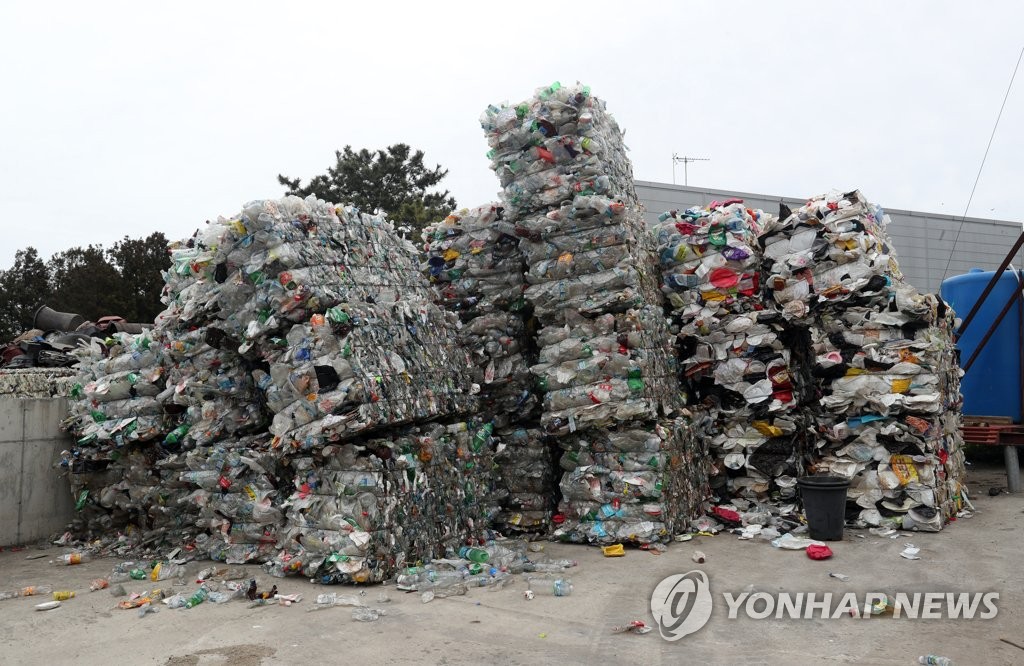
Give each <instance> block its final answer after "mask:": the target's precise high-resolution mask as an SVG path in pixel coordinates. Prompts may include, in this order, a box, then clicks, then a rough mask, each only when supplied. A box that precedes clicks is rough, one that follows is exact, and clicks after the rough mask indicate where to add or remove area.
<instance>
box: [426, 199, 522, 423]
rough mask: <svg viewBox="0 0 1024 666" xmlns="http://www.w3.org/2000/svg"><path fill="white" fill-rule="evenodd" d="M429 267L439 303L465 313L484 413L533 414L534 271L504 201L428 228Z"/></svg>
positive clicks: (465, 340)
mask: <svg viewBox="0 0 1024 666" xmlns="http://www.w3.org/2000/svg"><path fill="white" fill-rule="evenodd" d="M423 238H424V248H425V250H426V253H427V261H426V262H425V263H424V264H423V265H422V272H423V273H424V275H425V276H426V277H427V280H428V281H429V282H430V284H431V285H432V286H433V288H434V293H435V299H436V302H438V303H439V304H441V305H442V306H443V307H444V308H445V309H447V310H450V311H454V312H456V313H457V314H458V316H459V318H460V320H461V322H462V327H461V329H460V340H461V343H462V345H463V346H464V347H465V348H466V350H467V351H468V352H469V353H470V355H471V362H472V365H471V379H472V383H473V390H478V391H479V392H478V393H477V395H476V398H477V401H478V407H477V410H478V413H479V415H480V416H481V417H482V418H484V419H485V420H497V421H499V425H504V424H507V423H516V422H520V421H524V420H527V419H529V418H531V412H532V411H533V410H534V408H535V407H536V404H537V402H536V397H535V395H534V393H533V392H532V391H531V388H532V386H533V378H532V376H531V374H530V372H529V365H530V363H531V361H532V360H533V358H534V356H535V354H534V350H533V349H532V345H531V344H530V340H529V339H528V336H527V334H526V333H527V327H528V325H529V323H530V320H531V318H532V309H531V308H530V306H529V303H528V301H527V300H526V299H525V297H524V296H523V292H524V290H525V288H526V285H525V277H524V273H525V270H526V266H525V263H524V262H523V258H522V253H521V252H520V250H519V246H518V243H519V239H518V237H517V236H516V235H515V228H514V225H512V223H510V222H508V221H506V220H505V219H504V208H503V207H502V206H501V205H500V204H496V203H492V204H485V205H483V206H477V207H475V208H472V209H462V210H459V211H455V212H453V213H451V214H450V215H448V217H447V218H445V220H443V221H441V222H439V223H437V224H435V225H432V226H430V227H428V228H427V229H426V230H425V231H424V232H423Z"/></svg>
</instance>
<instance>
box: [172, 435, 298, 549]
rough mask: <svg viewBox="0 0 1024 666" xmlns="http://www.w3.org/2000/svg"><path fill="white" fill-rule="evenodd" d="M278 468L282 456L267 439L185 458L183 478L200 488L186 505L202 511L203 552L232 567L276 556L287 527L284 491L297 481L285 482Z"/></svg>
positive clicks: (193, 453) (257, 437)
mask: <svg viewBox="0 0 1024 666" xmlns="http://www.w3.org/2000/svg"><path fill="white" fill-rule="evenodd" d="M279 464H280V455H279V453H278V452H277V451H274V450H272V448H271V447H270V437H269V436H267V435H265V434H263V435H255V436H247V437H242V438H240V439H237V440H235V439H232V440H228V441H224V442H219V443H217V444H215V445H213V446H208V447H203V446H201V447H197V448H195V449H193V450H191V451H189V452H188V453H187V454H186V455H185V469H184V470H182V472H181V475H180V478H181V480H182V481H183V482H186V483H188V484H190V487H193V488H195V487H196V486H198V488H196V489H195V490H193V491H192V492H190V493H189V494H188V496H187V497H185V498H183V500H182V503H189V504H191V505H193V506H195V507H197V508H198V519H197V521H196V525H197V526H198V527H200V528H202V530H203V532H204V534H203V535H201V537H200V538H199V539H198V540H197V548H198V549H199V550H200V551H201V552H203V553H204V554H206V555H207V556H209V557H210V559H212V560H217V561H222V562H227V563H229V564H241V563H245V562H263V561H266V560H268V559H271V558H273V557H274V556H275V555H276V553H277V548H278V542H279V540H280V535H279V532H280V530H281V528H282V527H283V524H284V513H283V511H282V510H281V508H280V506H279V505H280V504H281V503H282V501H283V499H279V493H280V488H281V487H282V486H283V487H284V488H285V490H286V491H287V490H288V489H290V486H291V481H292V479H291V478H290V477H289V478H285V479H282V478H280V476H279V473H281V472H282V471H284V470H282V469H281V468H280V467H279ZM290 473H291V471H290V470H288V472H287V474H290ZM285 484H286V485H285Z"/></svg>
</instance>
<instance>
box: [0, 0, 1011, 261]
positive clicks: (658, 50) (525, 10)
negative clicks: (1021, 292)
mask: <svg viewBox="0 0 1024 666" xmlns="http://www.w3.org/2000/svg"><path fill="white" fill-rule="evenodd" d="M1022 7H1024V5H1022V3H1020V2H1014V1H1012V0H1007V1H1004V2H934V1H929V2H923V1H911V2H905V1H904V2H892V1H882V2H822V1H817V2H763V1H762V2H725V1H718V2H586V3H553V2H546V3H545V2H542V3H529V2H507V3H483V2H480V3H476V2H474V3H468V2H467V3H464V4H463V3H460V4H454V3H451V4H449V3H445V2H437V3H433V2H409V3H392V2H384V1H380V0H378V1H376V2H372V3H349V2H303V1H299V0H293V1H291V2H287V3H283V2H277V3H269V2H266V3H265V2H253V1H246V2H225V1H217V2H210V1H207V2H187V1H179V2H174V3H160V4H159V5H157V4H155V3H142V2H124V3H114V2H103V1H101V0H93V1H91V2H21V3H16V2H13V1H8V2H5V3H4V4H3V6H2V9H0V58H2V62H3V63H4V65H3V67H2V68H0V90H2V97H3V103H2V104H0V127H2V135H0V136H2V143H0V205H2V210H3V213H2V215H3V218H2V222H0V225H2V229H3V232H4V233H3V244H2V245H0V267H6V266H9V265H10V263H11V260H12V259H13V256H14V253H15V251H16V250H17V249H18V248H22V247H25V246H28V245H33V246H35V247H36V248H38V249H39V250H40V252H41V253H42V254H43V256H44V257H48V256H49V255H51V254H52V253H54V252H57V251H60V250H62V249H65V248H68V247H72V246H75V245H85V244H88V243H101V244H103V245H104V246H109V245H110V244H112V243H113V242H114V241H116V240H117V239H119V238H121V237H123V236H125V235H129V236H132V237H138V236H145V235H148V234H149V233H151V232H153V231H163V232H164V233H165V234H166V235H167V236H168V237H169V238H184V237H187V236H188V235H190V234H191V232H192V231H193V230H194V229H195V228H196V227H198V226H200V225H201V224H202V223H203V221H204V220H206V219H209V218H213V217H216V216H217V215H219V214H223V215H230V214H232V213H234V212H236V211H237V210H238V208H239V207H240V206H241V204H242V203H244V202H245V201H248V200H251V199H255V198H264V197H275V196H279V195H280V194H282V189H281V187H280V186H279V185H278V184H277V181H276V176H277V174H278V173H284V174H286V175H290V176H302V177H303V178H306V177H309V176H311V175H314V174H317V173H321V172H323V171H324V170H325V169H326V167H327V166H328V165H329V164H331V162H332V160H333V151H334V150H335V149H338V148H341V147H342V146H344V145H345V144H351V145H352V146H353V147H355V148H362V147H366V148H378V147H384V146H386V145H389V144H391V143H396V142H406V143H408V144H410V145H412V146H413V147H415V148H419V149H422V150H423V151H425V153H426V156H427V161H428V162H429V163H431V164H434V163H439V164H441V165H443V166H445V167H446V168H448V169H449V170H450V174H449V177H448V178H447V179H446V181H445V185H446V186H447V187H448V188H449V189H450V190H451V191H452V193H453V194H454V196H455V197H456V198H457V200H458V202H459V204H460V205H475V204H478V203H483V202H485V201H490V200H492V199H493V198H495V197H496V192H497V182H496V180H495V179H494V177H493V174H492V173H491V171H490V170H489V169H488V163H487V159H486V157H485V155H484V154H485V152H486V150H487V145H486V142H485V140H484V137H483V134H482V132H481V129H480V126H479V123H478V118H479V115H480V112H481V111H482V110H483V108H484V107H485V106H486V105H487V104H488V103H492V102H501V101H503V100H509V101H512V102H515V101H519V100H521V99H524V98H526V97H528V96H529V95H530V94H531V92H532V91H533V89H534V88H536V87H538V86H542V85H547V84H549V83H551V82H552V81H554V80H560V81H562V82H563V83H566V82H573V81H575V80H579V81H582V82H584V83H586V84H589V85H590V86H591V87H592V89H593V92H594V94H596V95H598V96H599V97H602V98H604V99H605V100H606V101H607V102H608V107H609V109H610V110H611V111H612V112H613V113H614V114H615V116H616V117H617V118H618V119H619V122H620V124H621V125H622V126H623V127H624V128H625V129H626V142H627V144H628V145H629V147H630V148H631V150H632V152H631V155H632V159H633V165H634V173H635V174H636V176H637V178H639V179H643V180H654V181H663V182H671V178H672V163H671V155H672V153H673V152H678V153H680V154H688V155H697V156H703V157H710V158H711V161H710V162H706V163H701V164H697V165H692V166H691V168H690V184H691V185H701V186H709V187H717V188H723V189H736V190H742V191H749V192H758V193H765V194H778V195H788V196H797V197H803V196H810V195H813V194H817V193H820V192H824V191H827V190H829V189H832V188H854V187H859V188H861V189H862V190H863V191H864V192H865V193H866V194H867V195H868V196H869V197H870V198H871V199H872V200H873V201H876V202H877V203H880V204H882V205H883V206H888V207H890V208H911V209H918V210H925V211H930V212H941V213H947V214H953V215H960V214H962V213H963V210H964V206H965V205H966V203H967V199H968V195H969V194H970V190H971V185H972V184H973V182H974V177H975V174H976V172H977V169H978V166H979V163H980V161H981V157H982V154H983V153H984V150H985V144H986V142H987V141H988V138H989V133H990V132H991V130H992V124H993V122H994V120H995V117H996V113H997V112H998V110H999V105H1000V103H1001V101H1002V99H1003V95H1004V93H1005V91H1006V86H1007V83H1008V82H1009V78H1010V74H1011V72H1012V70H1013V66H1014V63H1015V62H1016V59H1017V55H1018V53H1019V52H1020V49H1021V46H1022V44H1024V31H1022V26H1024V8H1022ZM1022 155H1024V73H1022V74H1021V75H1019V76H1018V80H1017V82H1016V83H1015V85H1014V89H1013V91H1012V93H1011V95H1010V99H1009V101H1008V102H1007V106H1006V110H1005V111H1004V113H1003V119H1002V122H1001V124H1000V127H999V131H998V133H997V135H996V138H995V142H994V144H993V146H992V150H991V153H990V154H989V157H988V161H987V164H986V166H985V170H984V173H983V174H982V177H981V183H980V185H979V187H978V192H977V194H976V195H975V199H974V203H973V205H972V206H971V210H970V214H971V215H975V216H979V217H997V218H1001V219H1010V220H1020V219H1021V212H1020V211H1021V208H1020V206H1019V205H1018V201H1017V197H1018V192H1019V189H1020V185H1021V183H1022V182H1024V168H1022V167H1021V163H1022V159H1021V156H1022ZM680 179H681V171H680Z"/></svg>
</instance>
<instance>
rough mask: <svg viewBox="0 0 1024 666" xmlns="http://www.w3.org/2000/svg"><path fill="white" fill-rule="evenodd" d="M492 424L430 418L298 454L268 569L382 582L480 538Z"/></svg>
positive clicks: (486, 512) (488, 489) (489, 482)
mask: <svg viewBox="0 0 1024 666" xmlns="http://www.w3.org/2000/svg"><path fill="white" fill-rule="evenodd" d="M492 432H493V427H492V426H491V424H489V423H480V422H456V423H452V424H449V425H447V426H443V425H440V424H431V425H427V426H422V427H414V428H408V429H405V430H403V431H402V432H400V433H397V434H395V435H392V436H389V437H381V436H376V437H370V438H365V439H360V440H356V441H351V442H345V443H340V444H336V445H329V446H326V447H324V448H322V449H319V450H316V451H314V452H312V455H310V454H309V452H304V453H303V454H300V455H297V456H295V457H294V458H292V459H291V461H290V465H291V466H292V467H293V468H294V469H295V471H296V476H295V492H294V493H293V494H292V496H291V497H290V498H289V500H288V501H287V502H286V504H285V506H286V509H287V518H288V523H287V527H286V530H285V541H284V543H283V548H282V549H281V551H280V552H279V553H278V555H277V557H276V558H275V559H274V560H273V561H272V562H269V563H268V564H267V565H266V569H267V571H268V572H269V573H271V574H272V575H277V576H284V575H290V574H301V575H303V576H307V577H310V578H313V579H316V580H317V581H319V582H321V583H325V584H330V583H366V582H380V581H382V580H385V579H387V578H389V577H391V576H392V575H394V573H395V572H396V571H398V570H400V569H401V568H402V567H404V566H406V563H407V562H417V561H421V560H426V559H430V558H434V557H442V556H444V555H446V554H451V553H453V552H454V551H455V550H457V549H458V547H459V546H461V545H465V544H466V543H477V542H480V541H481V540H482V539H485V538H487V537H488V536H490V533H489V532H488V530H487V527H486V526H487V524H488V522H489V521H490V520H491V519H492V518H493V516H492V515H490V512H491V511H493V510H494V508H493V506H492V505H491V502H490V498H491V497H492V496H493V492H494V487H493V469H492V466H493V463H492V461H491V457H492V453H493V451H492V447H493V441H492Z"/></svg>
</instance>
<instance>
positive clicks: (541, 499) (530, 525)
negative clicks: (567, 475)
mask: <svg viewBox="0 0 1024 666" xmlns="http://www.w3.org/2000/svg"><path fill="white" fill-rule="evenodd" d="M497 437H498V440H499V442H500V444H499V452H498V453H496V455H495V460H496V462H497V463H498V470H499V471H498V475H499V479H498V483H499V484H501V486H502V487H503V489H504V491H505V497H504V499H503V502H502V510H501V513H499V514H498V516H497V518H496V520H495V527H496V528H497V529H498V530H499V531H501V532H503V533H506V534H509V533H545V532H547V531H548V530H549V529H550V528H551V525H552V523H551V520H552V517H553V516H554V512H555V508H556V506H557V504H558V496H559V493H558V481H559V476H560V475H559V474H558V473H557V472H556V470H557V467H556V452H557V451H558V445H557V444H556V443H555V442H554V441H552V440H551V439H550V438H548V437H547V436H546V435H545V434H544V431H543V430H541V429H540V428H536V427H533V428H530V427H519V428H508V429H505V430H502V431H500V432H499V433H498V436H497Z"/></svg>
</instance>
